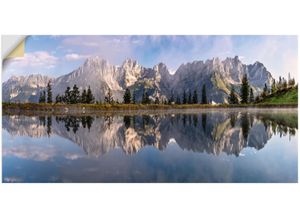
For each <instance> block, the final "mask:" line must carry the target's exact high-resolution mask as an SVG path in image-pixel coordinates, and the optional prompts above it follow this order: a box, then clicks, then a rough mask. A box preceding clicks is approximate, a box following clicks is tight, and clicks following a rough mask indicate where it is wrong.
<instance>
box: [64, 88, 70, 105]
mask: <svg viewBox="0 0 300 220" xmlns="http://www.w3.org/2000/svg"><path fill="white" fill-rule="evenodd" d="M63 101H64V102H65V103H67V104H70V103H71V88H70V87H69V86H68V87H67V89H66V91H65V95H64V97H63Z"/></svg>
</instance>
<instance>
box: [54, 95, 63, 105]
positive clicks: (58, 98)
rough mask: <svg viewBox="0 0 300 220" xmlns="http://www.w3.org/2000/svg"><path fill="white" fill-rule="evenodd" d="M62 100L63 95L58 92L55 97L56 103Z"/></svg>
mask: <svg viewBox="0 0 300 220" xmlns="http://www.w3.org/2000/svg"><path fill="white" fill-rule="evenodd" d="M60 102H62V97H61V96H60V95H59V94H58V95H57V96H56V97H55V103H60Z"/></svg>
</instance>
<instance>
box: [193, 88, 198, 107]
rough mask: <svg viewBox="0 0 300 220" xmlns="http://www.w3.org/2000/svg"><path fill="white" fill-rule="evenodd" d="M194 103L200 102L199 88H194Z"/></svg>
mask: <svg viewBox="0 0 300 220" xmlns="http://www.w3.org/2000/svg"><path fill="white" fill-rule="evenodd" d="M193 103H194V104H197V103H198V94H197V90H196V89H195V90H194V94H193Z"/></svg>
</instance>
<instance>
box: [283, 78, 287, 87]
mask: <svg viewBox="0 0 300 220" xmlns="http://www.w3.org/2000/svg"><path fill="white" fill-rule="evenodd" d="M282 88H283V89H286V88H287V82H286V79H284V78H283V80H282Z"/></svg>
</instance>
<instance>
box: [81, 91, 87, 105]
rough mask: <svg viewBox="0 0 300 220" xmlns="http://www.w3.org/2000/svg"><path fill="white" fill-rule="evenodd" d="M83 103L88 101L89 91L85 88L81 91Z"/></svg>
mask: <svg viewBox="0 0 300 220" xmlns="http://www.w3.org/2000/svg"><path fill="white" fill-rule="evenodd" d="M81 103H87V93H86V89H84V90H83V91H82V93H81Z"/></svg>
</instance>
